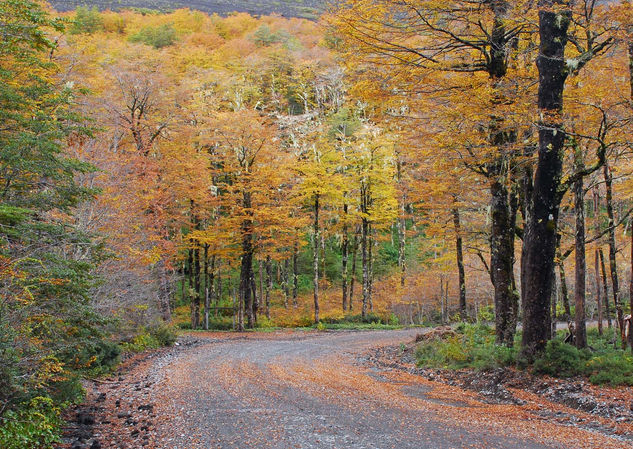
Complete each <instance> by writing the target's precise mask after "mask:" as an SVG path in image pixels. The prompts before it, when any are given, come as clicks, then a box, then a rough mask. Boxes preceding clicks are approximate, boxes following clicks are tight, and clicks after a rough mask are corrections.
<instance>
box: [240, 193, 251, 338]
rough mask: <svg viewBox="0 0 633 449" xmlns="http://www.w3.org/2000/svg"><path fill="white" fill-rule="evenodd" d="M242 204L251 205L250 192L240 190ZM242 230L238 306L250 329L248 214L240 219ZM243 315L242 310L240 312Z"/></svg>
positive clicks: (249, 241) (245, 207)
mask: <svg viewBox="0 0 633 449" xmlns="http://www.w3.org/2000/svg"><path fill="white" fill-rule="evenodd" d="M242 196H243V203H242V204H243V206H244V209H246V210H247V211H248V210H250V209H251V207H252V200H251V194H250V192H242ZM241 232H242V260H241V266H240V288H239V292H240V308H241V310H242V311H245V312H246V325H247V327H248V328H250V329H252V328H253V327H254V326H255V315H254V313H253V311H254V302H255V301H254V298H253V296H252V293H253V291H254V289H253V288H251V287H252V286H251V284H252V280H253V251H254V250H253V219H252V217H251V215H250V214H249V215H248V216H247V218H245V219H244V220H242V225H241ZM242 316H243V312H242ZM238 329H239V330H240V331H243V330H244V323H243V319H242V320H241V322H240V324H239V326H238Z"/></svg>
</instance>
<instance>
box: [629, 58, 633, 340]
mask: <svg viewBox="0 0 633 449" xmlns="http://www.w3.org/2000/svg"><path fill="white" fill-rule="evenodd" d="M631 50H632V49H631V47H629V51H630V52H631ZM629 54H631V53H629ZM632 61H633V60H632ZM630 225H631V229H630V231H631V278H630V279H629V312H630V316H631V319H630V320H629V347H630V348H631V351H633V218H631V222H630Z"/></svg>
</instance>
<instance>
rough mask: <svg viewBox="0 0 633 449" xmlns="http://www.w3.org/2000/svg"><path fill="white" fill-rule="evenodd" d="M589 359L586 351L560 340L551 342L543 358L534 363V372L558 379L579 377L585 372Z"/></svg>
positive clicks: (548, 343) (546, 347)
mask: <svg viewBox="0 0 633 449" xmlns="http://www.w3.org/2000/svg"><path fill="white" fill-rule="evenodd" d="M587 359H588V354H587V353H586V352H585V351H579V350H578V349H577V348H576V347H575V346H572V345H568V344H566V343H563V342H562V341H560V340H550V341H548V342H547V345H546V346H545V351H544V352H543V354H542V355H541V357H539V358H538V359H536V361H535V362H534V365H533V371H534V372H535V373H537V374H548V375H550V376H558V377H572V376H578V375H581V374H583V373H584V372H585V370H584V366H585V362H586V361H587Z"/></svg>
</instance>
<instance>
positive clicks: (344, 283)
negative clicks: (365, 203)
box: [341, 204, 349, 312]
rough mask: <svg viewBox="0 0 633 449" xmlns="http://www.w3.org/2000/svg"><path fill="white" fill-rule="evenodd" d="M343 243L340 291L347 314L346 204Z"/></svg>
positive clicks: (344, 208) (344, 310)
mask: <svg viewBox="0 0 633 449" xmlns="http://www.w3.org/2000/svg"><path fill="white" fill-rule="evenodd" d="M343 215H344V218H343V219H344V220H345V221H344V222H343V241H342V243H341V289H342V293H343V312H347V307H348V306H347V259H348V254H347V253H348V252H349V236H348V235H347V204H344V205H343Z"/></svg>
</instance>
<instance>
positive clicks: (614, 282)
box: [603, 164, 627, 349]
mask: <svg viewBox="0 0 633 449" xmlns="http://www.w3.org/2000/svg"><path fill="white" fill-rule="evenodd" d="M603 173H604V181H605V182H604V185H605V189H606V203H607V217H608V219H609V224H608V226H609V233H608V238H609V268H610V269H611V286H612V287H613V291H612V294H613V304H614V305H615V313H616V316H617V322H618V327H619V329H620V340H621V342H622V349H626V343H627V342H626V335H625V332H624V314H623V312H622V304H620V286H619V283H618V265H617V262H616V258H615V255H616V248H617V247H616V244H615V219H614V214H613V176H612V175H611V171H610V169H609V165H608V164H604V167H603Z"/></svg>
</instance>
